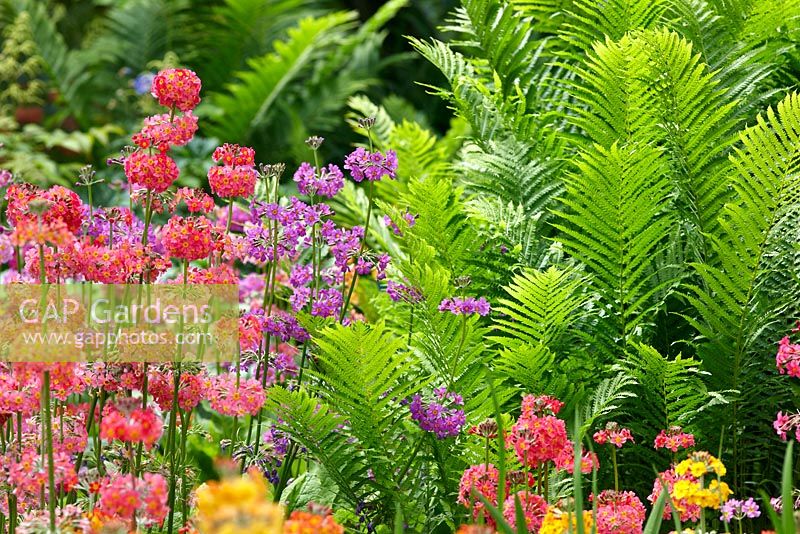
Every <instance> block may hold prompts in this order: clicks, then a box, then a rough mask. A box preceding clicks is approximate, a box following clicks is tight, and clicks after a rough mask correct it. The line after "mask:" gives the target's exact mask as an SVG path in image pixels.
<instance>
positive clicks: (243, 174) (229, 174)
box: [208, 165, 258, 198]
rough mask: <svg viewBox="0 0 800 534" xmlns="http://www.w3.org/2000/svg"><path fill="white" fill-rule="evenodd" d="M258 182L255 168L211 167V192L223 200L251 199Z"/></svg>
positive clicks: (209, 181)
mask: <svg viewBox="0 0 800 534" xmlns="http://www.w3.org/2000/svg"><path fill="white" fill-rule="evenodd" d="M257 180H258V172H256V169H255V167H251V166H248V165H236V166H227V165H226V166H223V167H211V168H210V169H209V170H208V183H209V185H210V186H211V190H212V191H213V192H214V193H215V194H216V195H218V196H220V197H222V198H233V197H249V196H251V195H252V194H253V191H255V188H256V181H257Z"/></svg>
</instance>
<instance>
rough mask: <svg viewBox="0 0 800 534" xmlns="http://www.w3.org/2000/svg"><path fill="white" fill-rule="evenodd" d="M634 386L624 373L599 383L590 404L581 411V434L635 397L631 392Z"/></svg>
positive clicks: (632, 379)
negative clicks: (626, 400)
mask: <svg viewBox="0 0 800 534" xmlns="http://www.w3.org/2000/svg"><path fill="white" fill-rule="evenodd" d="M635 384H636V380H635V379H634V378H633V377H632V376H631V375H630V374H628V373H627V372H624V371H619V372H617V374H616V375H614V376H612V377H610V378H606V379H604V380H603V381H602V382H600V384H598V386H597V387H596V388H595V390H594V391H593V392H592V397H591V402H590V403H589V404H587V405H586V407H585V408H584V409H583V417H582V418H581V419H582V421H583V424H582V425H581V428H582V430H583V432H587V431H588V430H589V429H591V428H592V427H594V426H595V425H596V424H597V421H598V420H599V419H601V418H606V417H608V416H609V415H611V414H613V413H615V412H616V411H618V410H620V409H621V407H622V405H623V403H624V402H625V399H629V398H631V397H635V396H636V395H635V393H634V392H633V391H632V389H633V386H634V385H635Z"/></svg>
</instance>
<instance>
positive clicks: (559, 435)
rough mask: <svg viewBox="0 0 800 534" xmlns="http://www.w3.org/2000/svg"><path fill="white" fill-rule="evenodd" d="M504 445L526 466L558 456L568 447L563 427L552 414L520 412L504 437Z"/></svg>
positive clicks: (548, 460) (534, 465) (533, 465)
mask: <svg viewBox="0 0 800 534" xmlns="http://www.w3.org/2000/svg"><path fill="white" fill-rule="evenodd" d="M506 443H507V445H509V446H511V447H512V448H513V449H514V453H515V454H516V456H517V459H518V460H519V461H520V463H522V464H523V465H525V466H527V467H539V466H540V465H542V464H544V463H546V462H553V461H556V459H558V458H559V456H560V455H561V454H562V452H563V451H564V449H566V448H567V447H568V446H569V439H568V438H567V427H566V424H565V423H564V421H563V420H562V419H559V418H558V417H556V416H555V415H535V414H531V415H528V416H527V417H526V416H525V415H521V416H520V418H519V419H518V420H517V422H516V423H514V425H513V426H512V427H511V430H510V432H509V433H508V435H507V436H506Z"/></svg>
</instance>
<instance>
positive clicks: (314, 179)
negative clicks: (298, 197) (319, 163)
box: [294, 162, 344, 198]
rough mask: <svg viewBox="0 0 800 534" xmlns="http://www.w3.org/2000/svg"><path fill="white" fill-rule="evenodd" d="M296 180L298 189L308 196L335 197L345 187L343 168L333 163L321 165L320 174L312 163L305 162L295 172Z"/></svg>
mask: <svg viewBox="0 0 800 534" xmlns="http://www.w3.org/2000/svg"><path fill="white" fill-rule="evenodd" d="M294 181H295V182H297V189H299V190H300V192H301V193H303V194H304V195H308V196H314V195H319V196H323V197H327V198H333V197H334V196H336V193H338V192H339V191H341V190H342V188H343V187H344V175H343V174H342V170H341V169H340V168H339V167H338V166H337V165H334V164H333V163H331V164H330V165H328V166H327V167H321V168H320V169H319V174H318V173H317V172H316V171H315V169H314V167H313V166H312V165H311V164H310V163H307V162H304V163H303V164H301V165H300V168H298V169H297V171H296V172H295V173H294Z"/></svg>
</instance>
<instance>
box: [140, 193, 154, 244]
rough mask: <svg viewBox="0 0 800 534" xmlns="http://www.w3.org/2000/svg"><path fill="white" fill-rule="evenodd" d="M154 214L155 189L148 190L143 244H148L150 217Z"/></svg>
mask: <svg viewBox="0 0 800 534" xmlns="http://www.w3.org/2000/svg"><path fill="white" fill-rule="evenodd" d="M152 216H153V191H152V190H150V189H148V190H147V207H146V208H145V211H144V231H143V232H142V246H147V232H148V231H149V230H150V218H151V217H152Z"/></svg>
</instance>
